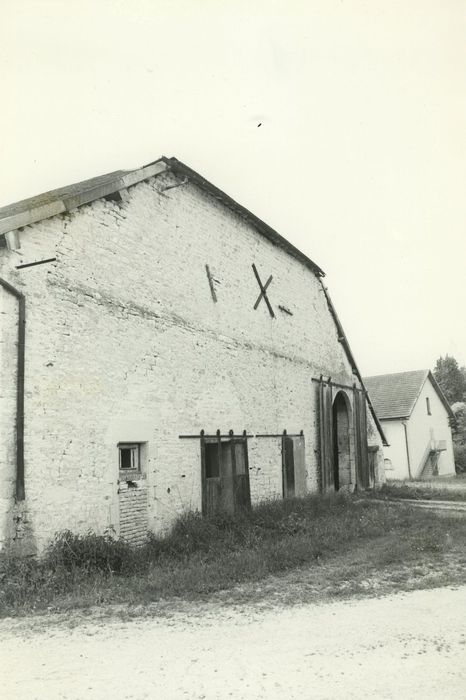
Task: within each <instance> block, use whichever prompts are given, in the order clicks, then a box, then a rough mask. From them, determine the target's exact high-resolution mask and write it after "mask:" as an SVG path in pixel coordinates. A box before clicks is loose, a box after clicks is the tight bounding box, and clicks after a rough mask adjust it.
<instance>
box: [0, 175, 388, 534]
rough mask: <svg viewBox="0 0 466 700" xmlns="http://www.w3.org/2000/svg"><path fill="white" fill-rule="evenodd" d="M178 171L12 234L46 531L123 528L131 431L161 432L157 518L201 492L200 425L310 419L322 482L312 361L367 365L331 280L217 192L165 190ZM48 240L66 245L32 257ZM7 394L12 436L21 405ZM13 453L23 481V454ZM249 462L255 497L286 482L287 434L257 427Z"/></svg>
mask: <svg viewBox="0 0 466 700" xmlns="http://www.w3.org/2000/svg"><path fill="white" fill-rule="evenodd" d="M176 182H177V181H176V180H175V179H174V178H173V176H171V175H164V176H162V177H159V178H156V179H152V180H151V181H150V182H149V183H141V184H139V185H137V186H135V187H133V188H131V189H130V200H129V202H127V203H125V204H124V205H121V206H120V205H119V204H117V203H115V202H107V201H104V200H99V201H97V202H94V203H93V204H91V205H88V206H85V207H82V208H80V209H79V210H76V211H75V212H73V213H71V214H69V215H64V216H60V217H55V218H53V219H49V220H46V221H43V222H40V223H38V224H35V225H33V226H31V227H28V228H26V230H25V231H24V232H23V233H22V235H21V243H22V248H21V250H20V251H19V252H10V251H6V250H2V251H0V275H1V276H2V277H3V278H4V279H7V280H8V281H10V283H12V284H14V285H15V286H16V287H18V288H20V289H22V290H23V291H24V293H25V295H26V304H27V352H26V408H25V414H26V419H25V422H26V434H25V459H26V493H27V502H26V505H27V511H28V517H29V520H30V521H31V522H32V523H33V535H34V539H35V541H36V543H37V545H38V547H39V548H41V547H42V546H43V544H44V543H45V542H46V541H47V540H48V539H50V537H51V536H52V535H53V533H54V532H55V531H56V530H57V529H60V530H62V529H65V528H67V527H69V528H71V529H74V530H78V531H81V532H85V531H87V530H88V529H93V530H96V531H98V532H102V531H103V530H105V528H111V529H114V530H115V531H116V532H117V533H118V532H119V531H120V517H121V513H122V512H123V511H122V509H121V508H120V497H121V494H120V493H119V491H122V490H123V489H124V486H125V485H122V484H120V485H119V484H118V464H117V447H116V445H117V443H118V442H119V441H121V442H144V443H147V444H146V448H147V449H146V453H147V454H146V461H145V478H144V479H143V480H142V482H141V483H140V484H139V485H138V488H140V489H143V490H145V496H144V498H145V502H146V504H147V505H146V507H147V523H148V527H150V528H151V529H153V530H156V531H157V530H160V529H163V528H164V527H166V526H167V525H168V524H169V523H170V522H172V521H173V518H174V517H175V516H176V514H177V513H179V512H181V511H182V510H184V509H186V508H200V504H201V483H200V478H201V477H200V445H199V441H198V440H180V439H179V438H178V435H179V434H197V433H199V431H200V430H201V429H205V430H206V431H207V432H208V433H210V432H212V433H213V432H214V431H215V430H216V429H217V428H220V429H221V431H222V433H223V432H227V431H228V429H230V428H232V429H234V431H235V432H240V431H242V430H243V429H246V430H247V431H248V433H281V432H282V431H283V429H284V428H286V429H287V431H288V432H298V431H299V430H301V429H302V430H304V434H305V439H306V471H307V480H308V487H309V488H310V489H317V487H318V477H317V454H316V450H317V447H318V444H317V439H318V438H317V410H316V409H317V405H316V385H315V384H314V383H313V382H312V381H311V379H312V377H317V376H319V375H320V374H321V373H323V374H325V375H330V376H332V378H333V379H334V380H336V381H338V380H339V381H342V382H343V383H352V382H353V381H354V377H353V376H352V373H351V369H350V367H349V364H348V361H347V359H346V356H345V353H344V350H343V348H342V346H341V344H340V343H339V342H338V341H337V333H336V329H335V325H334V322H333V319H332V318H331V316H330V314H329V312H328V309H327V304H326V301H325V297H324V294H323V292H322V291H321V286H320V283H319V281H318V280H317V278H316V277H315V276H314V274H313V273H312V272H311V271H310V270H309V269H307V268H306V267H304V266H303V265H302V264H301V263H299V262H298V261H296V260H294V259H293V258H291V257H290V256H289V255H288V254H287V253H285V252H284V251H283V250H281V249H279V248H277V247H276V246H274V245H272V244H271V243H269V242H268V241H267V240H265V239H264V238H263V237H262V236H260V235H258V234H257V232H256V231H255V230H254V229H253V228H252V227H250V226H249V225H248V224H246V223H245V222H244V221H243V220H241V219H240V218H239V217H237V216H236V215H234V214H232V213H231V212H230V211H229V210H227V209H226V208H225V207H224V206H223V205H222V204H220V203H219V202H217V201H216V200H215V199H213V198H212V197H211V196H210V195H206V194H204V193H202V192H200V191H199V190H198V189H197V188H195V187H194V186H191V185H182V186H180V187H177V188H174V189H171V190H168V191H167V192H166V194H160V193H159V192H158V191H157V190H158V189H159V188H160V187H161V186H162V185H163V184H175V183H176ZM48 257H56V258H57V261H56V262H54V263H51V264H47V265H39V266H37V267H31V268H27V269H24V270H16V269H15V265H17V264H19V263H21V262H30V261H33V260H38V259H44V258H48ZM253 262H255V264H256V266H257V268H258V271H259V274H260V275H261V279H262V281H263V282H264V283H265V281H266V279H267V278H268V276H269V275H271V274H272V275H273V281H272V283H271V285H270V287H269V290H268V294H269V298H270V301H271V303H272V305H273V308H274V311H275V313H276V318H275V319H272V318H271V317H270V315H269V313H268V311H267V308H266V306H265V303H264V300H262V301H261V302H260V304H259V307H258V309H257V310H254V309H253V305H254V302H255V300H256V298H257V296H258V294H259V287H258V285H257V281H256V279H255V277H254V274H253V271H252V269H251V265H252V263H253ZM206 263H207V264H208V265H209V266H210V269H211V272H212V274H213V276H214V277H215V278H216V279H217V280H218V284H217V285H216V292H217V297H218V302H217V303H214V302H213V301H212V298H211V293H210V288H209V284H208V281H207V277H206V270H205V264H206ZM8 303H9V302H8ZM279 304H282V305H283V306H286V307H287V308H288V309H289V310H290V311H292V313H293V315H292V316H290V315H288V314H284V313H283V312H281V311H280V310H279V309H278V305H279ZM9 319H10V320H9V324H10V326H11V325H12V324H11V315H10V316H9ZM5 337H6V330H5V328H4V327H3V326H2V339H4V338H5ZM10 350H11V348H10ZM0 401H2V403H1V404H0V408H1V410H2V415H6V414H5V412H6V413H7V414H8V416H7V418H6V419H5V420H6V424H7V425H8V426H9V427H7V428H6V430H7V432H8V433H9V435H10V437H11V435H12V434H13V427H14V412H13V408H12V406H11V402H10V404H8V401H5V400H4V399H3V398H1V399H0ZM374 439H376V440H378V439H379V438H378V436H376V437H375V438H373V439H372V441H373V440H374ZM2 460H3V466H1V465H0V474H7V475H8V480H9V481H8V480H7V481H8V484H7V485H5V483H6V482H4V486H3V488H4V490H6V491H7V492H8V491H9V490H10V489H11V483H10V482H11V477H12V474H13V473H14V466H13V464H12V461H11V454H10V455H7V453H6V452H5V451H4V450H2ZM249 464H250V478H251V493H252V498H253V501H257V500H260V499H261V498H264V497H269V496H280V495H281V447H280V440H279V439H276V438H274V439H271V438H270V439H259V438H258V439H254V440H250V441H249ZM1 470H3V471H1ZM143 500H144V499H143ZM143 500H141V499H140V498H139V499H138V504H139V505H138V508H140V507H141V503H142V502H143ZM10 530H11V528H10ZM139 534H140V533H139ZM1 536H2V533H1V532H0V538H1ZM8 536H13V537H15V536H17V537H20V536H21V533H19V532H16V531H15V530H14V529H13V530H12V531H11V532H7V531H6V530H5V529H4V532H3V539H5V538H6V537H8Z"/></svg>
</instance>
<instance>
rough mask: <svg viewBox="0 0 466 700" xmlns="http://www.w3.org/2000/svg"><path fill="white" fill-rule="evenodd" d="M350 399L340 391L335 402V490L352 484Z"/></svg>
mask: <svg viewBox="0 0 466 700" xmlns="http://www.w3.org/2000/svg"><path fill="white" fill-rule="evenodd" d="M350 411H351V409H350V407H349V405H348V400H347V398H346V396H345V395H344V394H343V392H342V391H339V392H338V394H337V395H336V396H335V400H334V402H333V409H332V415H333V481H334V485H335V491H339V490H340V489H341V488H343V487H349V486H350V484H351V440H350V433H351V421H350Z"/></svg>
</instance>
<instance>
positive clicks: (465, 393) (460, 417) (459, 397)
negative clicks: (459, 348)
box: [433, 355, 466, 472]
mask: <svg viewBox="0 0 466 700" xmlns="http://www.w3.org/2000/svg"><path fill="white" fill-rule="evenodd" d="M433 375H434V377H435V380H436V382H437V384H438V385H439V386H440V388H441V390H442V391H443V393H444V395H445V398H446V399H447V401H448V403H449V404H450V406H451V409H452V411H453V413H454V415H455V425H453V426H452V429H453V447H454V452H455V465H456V471H457V472H466V367H460V366H459V364H458V362H457V361H456V360H455V358H454V357H450V356H449V355H445V357H439V359H438V360H437V362H436V365H435V369H434V371H433Z"/></svg>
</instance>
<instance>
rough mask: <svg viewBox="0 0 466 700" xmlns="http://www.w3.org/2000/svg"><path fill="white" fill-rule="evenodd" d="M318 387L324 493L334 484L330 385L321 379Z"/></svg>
mask: <svg viewBox="0 0 466 700" xmlns="http://www.w3.org/2000/svg"><path fill="white" fill-rule="evenodd" d="M318 387H319V433H320V478H321V482H320V483H321V489H322V492H323V493H325V492H326V491H329V490H330V489H332V488H333V486H334V480H333V420H332V387H331V386H330V384H326V383H325V382H324V381H323V380H321V381H320V382H319V384H318Z"/></svg>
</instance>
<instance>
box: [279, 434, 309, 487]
mask: <svg viewBox="0 0 466 700" xmlns="http://www.w3.org/2000/svg"><path fill="white" fill-rule="evenodd" d="M282 484H283V498H292V497H293V496H304V495H305V494H306V492H307V487H306V464H305V453H304V436H303V435H299V436H292V437H289V436H288V435H284V436H283V438H282Z"/></svg>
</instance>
